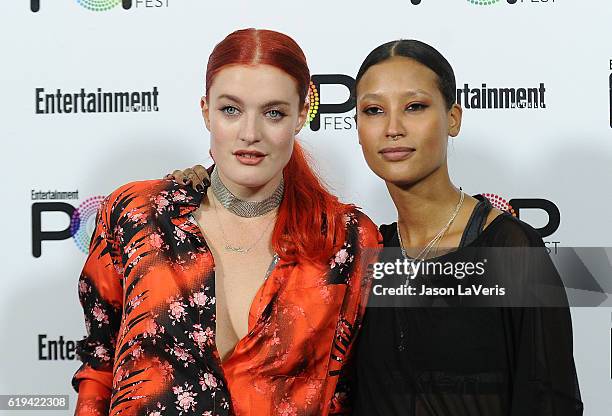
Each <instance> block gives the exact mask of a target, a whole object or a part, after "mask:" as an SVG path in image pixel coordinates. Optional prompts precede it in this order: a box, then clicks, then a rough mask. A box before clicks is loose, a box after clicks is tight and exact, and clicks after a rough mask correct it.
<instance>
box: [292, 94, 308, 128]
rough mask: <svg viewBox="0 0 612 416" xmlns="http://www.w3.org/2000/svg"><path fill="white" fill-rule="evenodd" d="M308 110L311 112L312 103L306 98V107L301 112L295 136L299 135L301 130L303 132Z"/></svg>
mask: <svg viewBox="0 0 612 416" xmlns="http://www.w3.org/2000/svg"><path fill="white" fill-rule="evenodd" d="M308 110H310V101H309V100H308V98H306V100H305V101H304V105H303V106H302V109H301V110H300V114H299V115H298V119H297V124H296V126H295V134H298V133H299V132H300V130H302V127H304V124H306V118H307V117H308Z"/></svg>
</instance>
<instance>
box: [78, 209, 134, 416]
mask: <svg viewBox="0 0 612 416" xmlns="http://www.w3.org/2000/svg"><path fill="white" fill-rule="evenodd" d="M108 201H109V199H108V198H107V199H105V200H104V202H103V203H102V205H101V207H100V209H99V211H98V214H97V216H96V228H95V231H94V233H93V236H92V239H91V243H90V247H89V255H88V257H87V260H86V262H85V266H84V267H83V270H82V272H81V276H80V278H79V299H80V302H81V305H82V306H83V311H84V314H85V326H86V328H87V337H86V338H85V339H83V340H81V341H79V342H78V344H77V354H78V356H79V358H80V359H81V361H82V362H83V364H82V365H81V367H80V368H79V369H78V370H77V372H76V373H75V374H74V377H73V379H72V385H73V387H74V388H75V390H76V391H77V392H78V401H77V405H76V410H75V414H76V415H108V413H109V405H110V397H111V391H112V380H113V362H114V355H115V344H116V342H117V333H118V331H119V325H120V322H121V314H122V303H123V302H122V295H123V288H122V274H121V273H120V272H119V271H118V265H119V264H121V263H120V261H119V260H118V257H119V256H118V255H117V251H116V250H117V245H116V244H115V243H114V242H113V240H112V238H111V229H110V227H109V224H110V215H111V212H110V209H109V207H108Z"/></svg>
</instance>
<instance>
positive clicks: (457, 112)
mask: <svg viewBox="0 0 612 416" xmlns="http://www.w3.org/2000/svg"><path fill="white" fill-rule="evenodd" d="M462 115H463V109H462V108H461V106H460V105H459V104H453V106H452V107H451V109H450V110H449V111H448V135H449V136H451V137H456V136H457V135H458V134H459V131H460V130H461V118H462Z"/></svg>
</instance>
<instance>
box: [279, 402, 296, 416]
mask: <svg viewBox="0 0 612 416" xmlns="http://www.w3.org/2000/svg"><path fill="white" fill-rule="evenodd" d="M277 409H278V414H279V415H280V416H296V415H297V407H295V406H294V405H292V404H291V403H289V401H287V400H283V401H282V402H281V404H280V405H278V408H277Z"/></svg>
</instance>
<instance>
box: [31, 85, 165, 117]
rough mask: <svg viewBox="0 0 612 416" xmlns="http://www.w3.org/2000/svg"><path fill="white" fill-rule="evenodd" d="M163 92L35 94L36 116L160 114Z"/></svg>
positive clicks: (56, 91)
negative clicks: (160, 94)
mask: <svg viewBox="0 0 612 416" xmlns="http://www.w3.org/2000/svg"><path fill="white" fill-rule="evenodd" d="M158 99H159V90H158V89H157V87H153V88H152V89H151V90H149V91H104V90H102V88H97V89H96V90H86V89H85V88H81V89H80V90H78V91H64V90H62V89H61V88H56V89H55V90H51V91H47V90H45V89H44V88H42V87H39V88H36V89H35V90H34V113H35V114H76V113H126V112H127V113H130V112H132V113H134V112H136V113H138V112H151V111H154V112H155V111H159V102H158Z"/></svg>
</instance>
